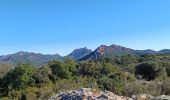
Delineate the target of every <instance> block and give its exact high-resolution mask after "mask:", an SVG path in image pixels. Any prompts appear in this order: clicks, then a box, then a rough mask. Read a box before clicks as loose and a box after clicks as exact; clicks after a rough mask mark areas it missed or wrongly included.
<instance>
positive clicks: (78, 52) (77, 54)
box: [66, 47, 92, 60]
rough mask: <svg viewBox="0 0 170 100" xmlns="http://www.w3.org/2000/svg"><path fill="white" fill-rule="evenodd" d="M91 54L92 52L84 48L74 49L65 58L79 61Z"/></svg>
mask: <svg viewBox="0 0 170 100" xmlns="http://www.w3.org/2000/svg"><path fill="white" fill-rule="evenodd" d="M91 52H92V50H91V49H87V48H86V47H84V48H79V49H75V50H74V51H73V52H71V53H70V54H69V55H67V56H66V57H70V58H72V59H74V60H79V59H81V58H83V57H85V56H87V55H89V54H90V53H91Z"/></svg>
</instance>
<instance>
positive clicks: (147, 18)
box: [0, 0, 170, 55]
mask: <svg viewBox="0 0 170 100" xmlns="http://www.w3.org/2000/svg"><path fill="white" fill-rule="evenodd" d="M102 44H105V45H111V44H118V45H122V46H125V47H129V48H132V49H154V50H160V49H164V48H166V49H170V0H0V55H3V54H9V53H15V52H18V51H29V52H38V53H44V54H56V53H58V54H61V55H66V54H68V53H70V52H71V51H72V50H73V49H75V48H80V47H87V48H90V49H92V50H94V49H95V48H97V47H98V46H100V45H102Z"/></svg>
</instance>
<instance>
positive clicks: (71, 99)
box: [49, 88, 170, 100]
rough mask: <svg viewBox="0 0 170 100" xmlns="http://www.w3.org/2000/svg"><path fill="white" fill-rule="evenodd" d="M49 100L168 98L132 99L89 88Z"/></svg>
mask: <svg viewBox="0 0 170 100" xmlns="http://www.w3.org/2000/svg"><path fill="white" fill-rule="evenodd" d="M49 100H170V96H165V95H162V96H159V97H154V96H150V95H146V94H140V95H133V96H132V97H125V96H118V95H116V94H114V93H112V92H110V91H97V90H95V89H90V88H82V89H79V90H71V91H67V92H62V93H59V94H57V95H55V96H52V97H51V98H50V99H49Z"/></svg>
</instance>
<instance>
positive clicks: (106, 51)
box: [80, 44, 135, 60]
mask: <svg viewBox="0 0 170 100" xmlns="http://www.w3.org/2000/svg"><path fill="white" fill-rule="evenodd" d="M126 54H131V55H135V53H134V50H133V49H130V48H126V47H122V46H119V45H115V44H113V45H111V46H106V45H101V46H99V47H98V48H97V49H96V50H95V51H93V52H92V53H90V54H89V55H87V56H85V57H83V58H82V59H80V60H86V59H100V58H103V57H111V56H121V55H126Z"/></svg>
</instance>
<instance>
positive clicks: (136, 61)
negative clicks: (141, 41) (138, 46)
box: [0, 54, 170, 100]
mask: <svg viewBox="0 0 170 100" xmlns="http://www.w3.org/2000/svg"><path fill="white" fill-rule="evenodd" d="M0 70H1V71H0V97H1V99H3V100H5V99H19V100H26V99H28V100H37V99H48V98H50V97H51V96H52V95H53V94H55V93H58V92H61V91H66V90H71V89H79V88H81V87H86V88H88V87H89V88H95V89H100V90H109V91H112V92H113V93H115V94H118V95H124V96H132V95H134V94H141V93H145V94H151V95H155V96H157V95H161V94H166V95H170V55H169V54H159V55H142V56H132V55H124V56H116V57H113V58H104V59H98V60H86V61H80V62H77V61H74V60H72V59H69V58H65V59H64V60H63V61H58V60H52V61H49V62H48V63H46V64H44V65H43V66H41V67H40V68H37V67H36V66H33V65H32V64H30V63H29V64H27V63H25V64H24V63H23V64H21V63H20V64H17V66H16V67H15V68H14V67H13V66H12V65H6V64H1V65H0Z"/></svg>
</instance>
